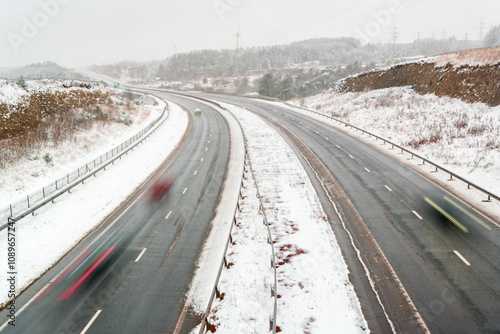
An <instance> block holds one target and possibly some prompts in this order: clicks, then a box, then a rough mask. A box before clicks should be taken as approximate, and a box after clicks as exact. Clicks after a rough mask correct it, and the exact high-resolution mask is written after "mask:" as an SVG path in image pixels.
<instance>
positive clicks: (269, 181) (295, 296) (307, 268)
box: [198, 104, 368, 333]
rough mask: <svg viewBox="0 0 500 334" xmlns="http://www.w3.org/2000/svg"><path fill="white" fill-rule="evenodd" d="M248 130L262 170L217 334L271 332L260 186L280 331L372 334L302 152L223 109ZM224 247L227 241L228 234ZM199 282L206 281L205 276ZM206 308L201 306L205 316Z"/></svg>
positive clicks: (246, 195) (225, 280) (217, 305)
mask: <svg viewBox="0 0 500 334" xmlns="http://www.w3.org/2000/svg"><path fill="white" fill-rule="evenodd" d="M222 105H223V106H224V107H226V108H227V109H229V110H230V111H231V112H233V113H234V114H235V115H236V117H237V118H238V119H239V121H240V122H241V124H242V125H243V130H244V132H245V134H246V137H247V139H248V147H247V148H248V154H249V156H250V160H251V162H252V166H253V169H254V171H255V180H253V179H252V178H251V175H248V173H247V176H248V177H249V178H248V179H247V180H246V181H245V182H244V183H245V188H244V189H243V196H242V200H241V201H240V209H241V212H239V213H238V215H237V224H238V225H237V226H235V227H234V228H233V240H234V244H233V245H230V248H229V250H228V257H227V261H228V263H229V266H228V267H229V268H227V269H224V271H223V272H222V275H221V279H220V282H219V288H220V290H221V292H222V293H223V294H224V295H223V298H222V299H216V300H215V301H214V303H213V307H212V311H211V313H210V315H209V320H210V322H211V323H212V324H214V325H215V330H216V332H217V333H264V332H267V331H268V330H269V316H271V315H272V312H273V299H272V297H271V284H272V283H273V270H272V268H271V263H270V256H271V250H270V245H269V244H268V243H267V229H266V227H265V226H264V224H263V216H262V214H261V213H259V202H258V199H257V198H256V188H255V185H254V182H256V184H257V185H258V187H259V191H260V194H261V196H262V198H261V199H262V201H263V205H264V207H265V211H266V215H267V219H268V221H269V223H270V228H271V233H272V236H273V241H274V244H273V246H274V249H275V252H276V257H277V260H276V262H277V279H278V284H277V293H278V305H277V331H282V332H284V333H328V332H331V331H332V329H333V328H335V329H336V330H338V331H340V332H342V333H364V332H366V331H368V327H367V323H366V321H365V319H364V318H363V315H362V312H361V307H360V304H359V300H358V299H357V296H356V294H355V292H354V290H353V287H352V285H351V283H350V282H349V279H348V269H347V266H346V264H345V262H344V259H343V257H342V254H341V251H340V248H339V246H338V244H337V242H336V238H335V235H334V234H333V231H332V230H331V228H330V226H329V224H328V221H327V218H326V215H325V214H324V212H323V209H322V207H321V204H320V202H319V199H318V197H317V195H316V193H315V190H314V188H313V186H312V184H311V182H310V181H309V179H308V176H307V174H306V171H305V170H304V168H303V167H302V165H301V163H300V161H299V160H298V158H297V157H296V155H295V153H294V152H293V151H292V149H291V148H290V147H289V146H288V144H287V143H286V142H285V140H284V139H283V138H282V137H281V136H280V135H279V134H278V132H277V131H276V130H274V129H273V128H271V127H270V126H269V125H268V124H267V123H266V122H264V121H263V120H261V119H260V118H259V117H257V116H255V115H253V114H252V113H249V112H247V111H245V110H243V109H241V108H238V107H235V106H232V105H228V104H222ZM220 238H221V239H222V240H225V238H227V235H221V236H220ZM198 275H199V274H198ZM202 307H203V306H200V309H201V310H202V311H204V310H203V309H202Z"/></svg>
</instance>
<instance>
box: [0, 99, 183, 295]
mask: <svg viewBox="0 0 500 334" xmlns="http://www.w3.org/2000/svg"><path fill="white" fill-rule="evenodd" d="M162 104H163V105H160V106H159V108H158V109H157V110H156V111H157V112H156V114H157V115H158V113H159V112H161V110H163V107H164V103H163V102H162ZM187 122H188V119H187V116H186V114H185V112H184V111H183V110H182V109H181V108H180V107H179V106H177V105H175V104H172V103H170V113H169V116H168V119H167V120H166V121H165V123H164V124H163V125H162V126H161V127H160V131H157V132H156V133H155V134H154V135H153V136H151V137H150V138H149V139H148V140H146V141H145V142H144V143H143V144H142V145H140V149H136V150H134V151H132V152H131V153H129V154H128V155H125V156H124V157H122V159H121V160H118V161H117V163H116V164H115V165H114V166H112V167H111V168H108V169H107V170H106V171H102V172H99V173H98V175H97V177H95V178H90V179H88V181H86V182H85V185H79V186H77V187H75V188H74V190H73V191H72V194H71V195H68V194H66V195H63V196H61V197H59V198H58V199H57V200H56V204H54V205H52V204H48V205H46V206H44V207H43V208H41V209H40V210H38V211H37V212H36V214H35V216H27V217H25V218H23V219H22V220H21V221H19V222H17V223H16V247H17V249H16V254H17V258H16V264H17V268H16V269H17V273H18V276H17V282H16V283H17V291H18V292H19V291H21V290H23V289H24V288H25V287H27V286H28V285H29V284H30V283H31V282H32V281H33V280H34V279H36V278H37V277H39V276H40V275H41V274H43V273H44V272H45V271H46V270H47V269H48V268H49V267H50V266H52V265H53V264H54V263H56V262H57V261H58V260H59V258H60V257H61V256H63V255H64V254H65V253H66V252H67V251H68V250H69V249H70V248H72V247H73V246H74V245H75V244H76V243H78V241H79V240H80V239H81V238H83V237H84V236H85V235H86V234H87V233H88V232H89V231H91V230H92V229H93V228H94V227H95V226H96V225H97V224H99V223H100V222H101V221H102V220H103V219H104V218H105V217H106V216H107V215H108V214H109V213H110V212H112V211H113V210H114V209H115V208H116V207H117V206H119V205H120V203H122V202H123V201H124V200H125V199H126V198H127V196H128V195H129V194H131V193H132V192H133V191H134V190H135V189H136V188H137V187H138V186H139V185H140V184H141V183H142V182H143V181H144V180H145V179H146V178H147V177H148V176H149V175H150V174H151V173H152V172H153V171H154V170H155V169H156V168H157V167H158V166H159V165H160V163H161V162H162V161H164V160H165V158H166V157H167V156H168V155H169V153H170V152H171V151H172V150H173V149H174V148H175V147H176V145H178V143H179V140H180V138H181V137H182V135H183V134H184V132H185V129H186V126H187ZM125 131H127V132H125ZM128 131H130V129H126V130H125V129H124V131H123V132H122V133H121V137H126V138H129V137H130V136H132V135H133V134H135V132H132V133H130V132H128ZM89 135H93V132H90V133H89ZM119 137H120V136H110V137H109V138H108V142H107V144H106V145H109V146H111V147H114V146H115V145H116V144H117V142H116V140H117V139H118V138H119ZM126 138H125V139H126ZM103 145H104V144H103ZM106 145H104V146H106ZM64 149H65V150H66V149H67V147H65V148H64ZM99 151H100V149H99ZM95 154H96V152H95V151H92V152H90V153H88V155H87V157H86V158H85V160H84V161H86V160H88V159H89V158H90V159H92V158H94V155H95ZM24 171H25V173H26V175H30V173H32V171H30V170H29V169H26V170H24ZM42 172H45V171H42ZM49 172H50V170H49ZM46 176H50V175H46ZM51 176H52V177H53V178H54V179H55V178H58V177H59V176H60V175H58V174H51ZM0 248H1V249H2V253H3V254H4V255H5V256H4V258H5V259H7V254H6V252H7V229H4V230H2V231H0ZM7 272H8V270H7V261H2V262H1V264H0V282H2V283H1V285H0V301H1V302H5V301H7V292H8V289H7V281H6V275H7Z"/></svg>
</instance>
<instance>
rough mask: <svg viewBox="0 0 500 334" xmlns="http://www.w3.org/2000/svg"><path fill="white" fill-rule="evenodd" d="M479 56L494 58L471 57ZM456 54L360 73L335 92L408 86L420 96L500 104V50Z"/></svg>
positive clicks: (342, 82)
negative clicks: (427, 95) (484, 54)
mask: <svg viewBox="0 0 500 334" xmlns="http://www.w3.org/2000/svg"><path fill="white" fill-rule="evenodd" d="M478 53H488V54H490V55H491V54H493V58H494V59H493V61H491V60H490V61H488V62H483V63H481V62H477V61H475V59H477V58H474V57H477V54H478ZM455 55H456V57H452V58H454V59H451V58H450V57H449V56H448V55H447V57H444V58H443V56H439V57H435V58H430V59H424V60H421V61H419V62H413V63H405V64H399V65H395V66H393V67H391V68H389V69H384V70H375V71H370V72H366V73H362V74H360V75H358V76H355V77H350V78H347V79H344V80H342V81H341V82H339V85H338V87H337V89H338V90H339V91H341V92H363V91H366V90H374V89H382V88H389V87H402V86H411V87H412V88H413V89H414V90H415V91H416V92H418V93H420V94H429V93H433V94H435V95H437V96H450V97H453V98H458V99H461V100H463V101H466V102H471V103H474V102H483V103H486V104H488V105H490V106H497V105H500V48H494V49H485V50H484V51H482V52H481V51H476V52H475V53H474V56H472V55H473V54H472V53H471V52H470V51H468V52H464V53H457V54H455ZM468 55H471V57H470V61H469V62H468V63H465V62H466V59H467V56H468ZM496 55H498V56H496ZM464 58H465V60H464ZM490 58H491V56H490ZM456 59H460V62H456V61H455V60H456Z"/></svg>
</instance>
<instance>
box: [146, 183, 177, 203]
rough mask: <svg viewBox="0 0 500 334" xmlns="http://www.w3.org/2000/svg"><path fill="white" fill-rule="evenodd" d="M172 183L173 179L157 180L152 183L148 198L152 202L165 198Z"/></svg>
mask: <svg viewBox="0 0 500 334" xmlns="http://www.w3.org/2000/svg"><path fill="white" fill-rule="evenodd" d="M173 183H174V179H173V178H168V179H158V180H156V181H155V183H153V185H152V186H151V188H149V192H148V198H149V199H150V200H153V201H158V200H160V199H162V198H163V196H165V194H166V193H167V192H168V190H169V189H170V187H171V186H172V184H173Z"/></svg>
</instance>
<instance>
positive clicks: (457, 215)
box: [422, 192, 491, 233]
mask: <svg viewBox="0 0 500 334" xmlns="http://www.w3.org/2000/svg"><path fill="white" fill-rule="evenodd" d="M422 197H423V199H424V200H425V201H426V202H427V203H428V204H429V205H430V206H431V207H433V208H434V209H435V210H437V211H438V212H439V213H440V214H441V215H443V217H445V218H446V219H447V220H448V221H450V222H451V223H453V224H454V225H455V226H457V227H458V228H459V229H460V230H462V232H465V233H469V227H468V226H470V224H471V223H477V224H479V225H481V226H483V227H484V228H486V229H487V230H491V228H490V227H489V226H488V225H487V224H486V223H485V222H484V221H483V220H482V219H481V218H479V217H478V216H477V215H476V214H475V213H474V212H473V211H472V210H471V209H470V208H468V207H467V206H466V205H464V204H462V203H460V202H458V200H455V199H453V198H452V197H451V196H448V195H447V194H443V193H431V192H427V193H426V194H425V195H422Z"/></svg>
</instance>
